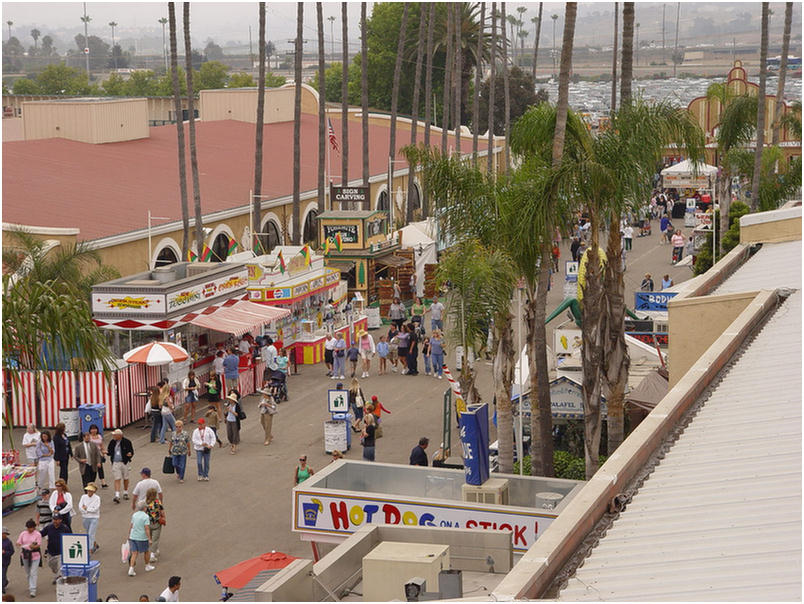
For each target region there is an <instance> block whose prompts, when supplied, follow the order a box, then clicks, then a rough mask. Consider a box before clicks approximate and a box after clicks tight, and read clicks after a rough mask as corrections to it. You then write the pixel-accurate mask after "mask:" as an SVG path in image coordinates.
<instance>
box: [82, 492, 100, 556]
mask: <svg viewBox="0 0 804 604" xmlns="http://www.w3.org/2000/svg"><path fill="white" fill-rule="evenodd" d="M97 490H98V487H97V486H95V483H94V482H88V483H87V486H85V487H84V491H85V493H84V494H83V495H81V500H80V501H79V502H78V510H79V511H80V512H81V516H82V518H83V523H84V530H85V531H86V532H87V535H89V547H90V548H91V549H90V553H92V554H94V553H95V551H96V550H97V549H98V542H97V541H95V535H97V533H98V522H99V521H100V506H101V499H100V497H99V496H98V495H96V494H95V491H97Z"/></svg>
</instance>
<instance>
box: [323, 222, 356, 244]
mask: <svg viewBox="0 0 804 604" xmlns="http://www.w3.org/2000/svg"><path fill="white" fill-rule="evenodd" d="M358 228H359V227H358V225H356V224H325V225H324V239H330V238H333V239H334V238H335V235H337V234H338V233H340V234H341V241H343V243H358V242H359V236H358Z"/></svg>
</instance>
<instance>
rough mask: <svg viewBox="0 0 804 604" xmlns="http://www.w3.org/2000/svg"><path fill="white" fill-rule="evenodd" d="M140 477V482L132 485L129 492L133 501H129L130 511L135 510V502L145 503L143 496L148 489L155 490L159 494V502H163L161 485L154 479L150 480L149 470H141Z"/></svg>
mask: <svg viewBox="0 0 804 604" xmlns="http://www.w3.org/2000/svg"><path fill="white" fill-rule="evenodd" d="M140 476H141V477H142V480H140V481H139V482H138V483H137V484H136V485H134V490H133V491H131V494H132V495H133V499H132V500H131V509H132V510H135V509H137V508H136V505H137V500H138V499H139V500H140V501H145V494H146V493H147V492H148V489H156V492H157V493H159V501H162V502H164V498H165V497H164V495H163V494H162V485H160V484H159V481H158V480H156V479H155V478H151V468H143V469H142V470H140Z"/></svg>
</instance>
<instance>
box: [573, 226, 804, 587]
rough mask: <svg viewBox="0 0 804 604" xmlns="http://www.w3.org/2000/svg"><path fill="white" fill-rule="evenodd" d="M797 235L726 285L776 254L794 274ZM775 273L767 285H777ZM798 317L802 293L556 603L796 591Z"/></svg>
mask: <svg viewBox="0 0 804 604" xmlns="http://www.w3.org/2000/svg"><path fill="white" fill-rule="evenodd" d="M796 243H797V244H798V251H793V248H794V247H795V246H793V245H790V246H788V245H787V244H775V245H770V246H765V247H764V248H763V250H762V251H761V252H759V253H758V254H757V255H755V256H754V258H753V259H752V260H751V261H749V263H747V264H746V265H745V266H744V267H743V268H741V269H740V270H739V271H737V273H738V274H735V276H734V277H732V279H730V280H729V282H728V283H727V284H726V285H725V288H726V290H727V291H733V288H734V287H735V284H734V283H731V281H732V280H737V281H735V283H737V284H739V283H740V282H741V281H743V280H744V279H747V278H749V277H751V278H755V279H756V281H752V282H751V285H750V287H745V286H743V287H741V289H742V290H746V289H748V290H750V289H757V288H758V287H770V286H771V285H770V283H767V279H766V277H767V275H768V273H769V272H772V271H770V269H769V268H768V266H767V263H768V262H775V261H776V260H781V261H782V262H781V264H782V265H784V266H785V267H786V268H785V270H784V271H783V272H784V276H785V278H786V277H789V276H790V270H791V269H790V265H792V264H795V263H798V264H799V267H800V253H801V252H800V246H801V242H796ZM785 248H787V249H785ZM788 250H789V251H788ZM762 252H765V254H764V255H763V256H762V257H760V256H759V254H761V253H762ZM777 253H780V254H783V256H782V257H777ZM752 262H753V263H754V265H753V266H749V264H751V263H752ZM799 270H800V268H799ZM741 271H743V272H744V274H742V275H740V274H739V273H740V272H741ZM780 277H781V276H780V274H778V273H777V275H776V280H775V282H774V284H773V286H775V287H779V286H781V285H784V283H783V282H782V283H780V281H779V279H780ZM798 278H799V282H800V275H799V277H798ZM757 281H759V282H760V283H757ZM764 283H767V285H763V284H764ZM789 285H792V284H789ZM721 289H723V288H721ZM801 315H802V295H801V291H797V292H795V293H794V294H792V295H791V296H790V297H789V298H788V299H787V300H786V301H785V302H784V303H783V304H782V305H781V306H780V308H779V309H778V310H777V311H776V312H775V314H774V316H773V317H771V319H770V320H769V321H768V323H767V324H766V325H765V326H764V327H763V328H762V330H761V331H760V332H759V334H757V336H756V339H755V340H753V341H752V342H751V343H750V344H749V345H748V346H747V347H746V349H745V350H744V352H743V353H742V355H741V356H740V357H739V358H738V359H737V360H736V361H735V362H734V364H733V365H732V367H731V368H730V369H729V370H728V373H727V374H726V375H725V376H724V377H723V380H722V381H721V382H720V384H719V385H718V386H717V387H716V388H715V390H714V391H713V392H712V393H711V395H710V396H709V398H708V399H706V400H705V402H704V404H703V405H702V406H701V407H700V409H699V411H698V412H697V413H696V415H695V416H694V418H693V419H692V421H691V422H690V424H689V425H688V426H687V428H686V429H685V430H684V431H683V433H682V434H681V435H680V437H679V439H678V440H677V441H676V443H675V444H674V445H673V446H672V447H671V448H670V449H669V451H668V453H667V455H666V456H665V458H664V459H663V460H661V462H660V463H659V465H657V466H656V468H655V470H654V472H653V473H652V474H651V475H650V476H649V477H648V479H647V480H646V481H645V483H644V484H643V486H642V487H641V488H640V489H639V491H638V492H637V493H636V494H635V495H634V497H633V500H632V501H631V503H630V504H629V505H628V507H627V508H626V510H625V511H624V512H623V513H622V514H621V515H620V516H619V517H618V518H617V519H616V520H615V521H614V523H613V524H612V526H611V527H610V528H609V529H608V531H607V533H606V535H605V536H604V537H603V538H602V539H601V540H600V542H599V544H598V545H597V546H596V547H595V548H594V549H593V550H592V553H591V554H590V556H589V557H588V558H587V559H586V560H585V561H584V563H583V566H582V567H580V568H579V569H578V570H577V571H576V574H575V576H574V577H573V578H572V579H570V581H569V583H568V585H567V587H566V588H564V589H563V590H561V592H560V594H559V599H560V600H569V601H573V600H623V601H628V600H630V601H634V600H641V601H658V600H674V601H703V600H707V601H712V600H719V601H728V600H741V601H790V600H801V595H802V593H801V538H802V534H801V504H802V501H801V438H802V432H801V416H802V391H801V330H802V317H801Z"/></svg>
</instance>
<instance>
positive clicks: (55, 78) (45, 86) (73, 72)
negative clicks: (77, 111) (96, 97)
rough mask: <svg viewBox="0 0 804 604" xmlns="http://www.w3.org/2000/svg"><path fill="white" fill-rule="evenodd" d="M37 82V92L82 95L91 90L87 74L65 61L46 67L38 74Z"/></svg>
mask: <svg viewBox="0 0 804 604" xmlns="http://www.w3.org/2000/svg"><path fill="white" fill-rule="evenodd" d="M36 84H37V88H38V90H39V91H38V93H37V94H64V95H81V94H89V93H90V90H91V88H90V86H89V80H88V79H87V74H86V73H85V72H83V71H79V70H78V69H74V68H72V67H67V66H66V65H65V64H64V63H54V64H51V65H48V66H47V67H45V68H44V69H43V70H42V71H41V72H39V75H37V76H36Z"/></svg>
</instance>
